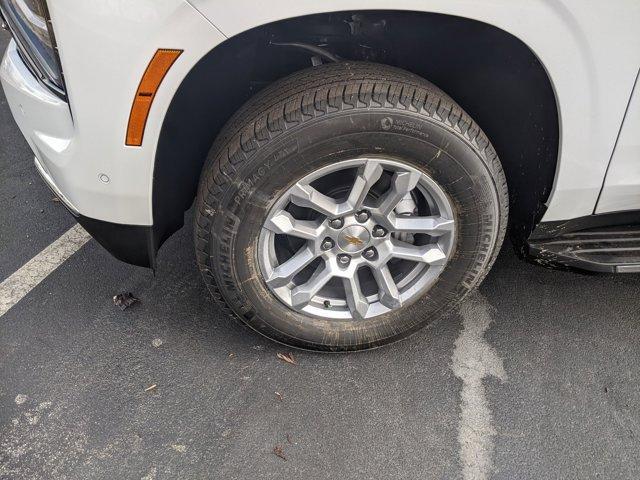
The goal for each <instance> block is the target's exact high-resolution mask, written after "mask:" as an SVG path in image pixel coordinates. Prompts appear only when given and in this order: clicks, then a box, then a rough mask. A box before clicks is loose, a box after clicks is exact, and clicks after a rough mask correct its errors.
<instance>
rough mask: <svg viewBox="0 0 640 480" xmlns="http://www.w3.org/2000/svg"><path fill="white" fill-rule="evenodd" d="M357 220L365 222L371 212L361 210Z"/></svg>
mask: <svg viewBox="0 0 640 480" xmlns="http://www.w3.org/2000/svg"><path fill="white" fill-rule="evenodd" d="M356 220H357V221H358V222H360V223H364V222H366V221H367V220H369V212H367V211H366V210H360V211H359V212H357V213H356Z"/></svg>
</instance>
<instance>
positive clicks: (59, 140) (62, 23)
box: [0, 0, 640, 225]
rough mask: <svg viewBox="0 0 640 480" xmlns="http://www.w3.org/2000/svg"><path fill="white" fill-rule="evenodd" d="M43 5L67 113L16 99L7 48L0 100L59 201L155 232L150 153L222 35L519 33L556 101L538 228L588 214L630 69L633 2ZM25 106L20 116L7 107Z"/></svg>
mask: <svg viewBox="0 0 640 480" xmlns="http://www.w3.org/2000/svg"><path fill="white" fill-rule="evenodd" d="M49 9H50V13H51V18H52V22H53V25H54V29H55V32H56V37H57V41H58V44H59V46H60V57H61V63H62V67H63V71H64V74H65V81H66V86H67V91H68V94H69V102H70V103H69V105H70V111H68V110H67V112H66V113H65V112H64V109H63V108H61V106H60V105H57V106H53V107H51V108H50V109H49V110H43V109H44V108H45V107H42V108H41V107H36V106H34V105H31V104H32V103H33V102H31V100H34V99H36V98H37V97H38V96H42V95H44V94H46V93H47V92H46V90H45V89H44V87H42V86H40V85H35V86H33V89H35V90H38V91H37V92H35V93H34V92H30V91H27V90H25V89H28V88H29V87H26V86H24V85H21V83H23V84H25V85H27V84H29V82H30V81H29V79H28V78H26V77H27V76H29V72H22V74H24V75H23V77H24V78H22V79H20V70H19V68H18V67H17V66H15V65H12V64H13V63H15V58H13V59H12V55H11V52H10V51H9V52H8V53H7V54H6V56H5V63H4V65H5V67H4V68H3V69H2V71H0V77H2V82H3V86H4V87H5V91H7V92H8V93H7V97H8V98H9V100H10V104H11V105H12V109H13V111H14V115H15V116H16V118H17V119H19V120H18V124H19V125H20V128H21V129H22V131H23V133H25V136H26V137H27V138H28V140H29V141H30V144H31V145H32V147H34V151H35V152H36V155H37V156H38V159H39V162H40V164H41V166H42V167H44V169H45V170H46V171H47V172H48V173H49V175H50V177H51V179H52V180H53V181H54V182H55V183H56V184H57V185H58V186H59V187H60V189H61V190H62V191H64V193H65V195H66V196H67V199H68V201H69V202H70V203H71V204H72V205H73V206H74V207H75V208H76V209H77V210H78V211H79V212H80V213H81V214H82V215H85V216H87V217H90V218H93V219H98V220H104V221H108V222H113V223H119V224H128V225H152V224H153V212H152V195H151V191H152V186H153V168H154V159H155V153H156V146H157V141H158V137H159V133H160V129H161V126H162V123H163V120H164V116H165V114H166V112H167V110H168V108H169V104H170V102H171V99H172V98H173V95H174V94H175V92H176V90H177V89H178V87H179V85H180V83H181V81H182V80H183V79H184V78H185V76H186V75H187V73H188V72H189V71H190V70H191V68H192V67H193V66H194V65H195V64H196V63H197V62H198V61H199V60H200V59H201V58H202V57H203V56H204V55H205V54H207V53H208V52H209V51H210V50H212V49H213V48H215V47H216V46H217V45H218V44H219V43H221V42H222V41H224V40H225V37H232V36H234V35H236V34H238V33H240V32H242V31H245V30H247V29H250V28H253V27H256V26H259V25H262V24H265V23H268V22H272V21H276V20H280V19H284V18H290V17H294V16H300V15H307V14H313V13H322V12H330V11H342V10H357V9H362V10H371V9H388V10H415V11H421V12H435V13H443V14H450V15H456V16H461V17H467V18H471V19H475V20H479V21H482V22H486V23H488V24H492V25H495V26H497V27H499V28H501V29H503V30H505V31H507V32H509V33H511V34H513V35H514V36H516V37H518V38H519V39H520V40H522V41H523V42H524V43H525V44H527V45H528V46H529V47H530V48H531V50H532V51H533V52H534V53H535V54H536V55H537V56H538V58H539V59H540V61H541V63H542V64H543V65H544V67H545V68H546V70H547V72H548V74H549V77H550V79H551V82H552V85H553V88H554V90H555V93H556V98H557V101H558V106H559V114H560V127H561V131H560V134H561V135H560V142H561V143H560V158H559V162H558V167H557V175H556V180H555V184H554V188H553V192H552V195H551V197H550V198H549V201H548V209H547V211H546V213H545V216H544V218H543V220H544V221H553V220H566V219H570V218H575V217H580V216H584V215H589V214H592V213H593V212H594V209H595V208H596V203H597V200H598V195H599V193H600V190H601V188H602V184H603V180H604V177H605V172H606V170H607V165H608V164H609V159H610V158H611V155H612V152H613V149H614V144H615V140H616V137H617V134H618V131H619V129H620V124H621V121H622V118H623V116H624V112H625V108H626V106H627V103H628V101H629V98H630V95H631V91H632V88H633V84H634V80H635V76H636V73H637V71H638V65H640V35H638V25H640V2H638V1H637V0H617V1H614V2H600V1H596V0H589V1H587V0H565V1H563V2H560V1H553V0H493V1H483V2H478V1H470V0H431V1H429V2H425V1H424V0H394V1H390V0H341V1H337V0H325V1H323V2H317V1H311V0H282V1H275V2H263V3H256V2H249V1H247V0H236V1H235V2H221V1H219V0H192V4H189V3H187V2H186V1H185V0H135V1H132V0H115V1H108V2H106V1H103V2H79V1H77V0H55V1H50V2H49ZM621 47H624V48H621ZM158 48H174V49H183V50H184V53H183V54H182V55H181V56H180V57H179V58H178V60H177V61H176V63H175V64H174V65H173V67H172V68H171V69H170V70H169V72H168V74H167V76H166V77H165V78H164V80H163V83H162V85H161V88H160V89H159V90H158V92H157V94H156V96H155V98H154V102H153V106H152V109H151V113H150V116H149V119H148V121H147V124H146V130H145V137H144V138H145V141H144V143H143V145H142V146H141V147H127V146H125V145H124V138H125V131H126V127H127V121H128V117H129V113H130V109H131V102H132V100H133V97H134V94H135V92H136V89H137V87H138V84H139V82H140V77H141V75H142V73H143V72H144V70H145V68H146V66H147V64H148V62H149V60H150V58H151V57H152V56H153V53H154V52H155V51H156V49H158ZM10 72H13V74H12V73H10ZM16 72H17V74H18V76H16ZM12 75H13V77H12ZM31 83H33V82H31ZM445 89H446V88H445ZM105 92H108V94H105ZM49 96H50V94H49ZM29 98H31V100H29ZM105 98H108V103H105ZM34 101H35V100H34ZM25 102H26V103H28V104H30V105H27V106H28V108H26V109H24V110H25V115H24V116H22V117H21V116H20V115H21V114H19V113H17V111H16V110H18V111H19V110H20V105H22V106H23V107H24V103H25ZM47 108H49V107H47ZM34 132H38V134H37V135H36V134H34ZM613 171H615V169H614V170H612V172H613ZM102 174H104V175H106V176H108V177H109V182H108V183H105V182H103V181H101V180H100V176H101V175H102ZM103 178H104V177H103Z"/></svg>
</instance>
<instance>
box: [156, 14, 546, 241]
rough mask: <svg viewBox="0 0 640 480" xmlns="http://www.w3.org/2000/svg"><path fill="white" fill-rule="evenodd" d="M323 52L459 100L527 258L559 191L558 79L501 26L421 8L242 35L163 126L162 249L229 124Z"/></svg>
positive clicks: (298, 22) (177, 101) (194, 79)
mask: <svg viewBox="0 0 640 480" xmlns="http://www.w3.org/2000/svg"><path fill="white" fill-rule="evenodd" d="M274 42H300V43H308V44H312V45H318V46H323V47H324V48H326V49H327V50H329V51H331V52H332V53H335V54H337V55H339V56H340V57H342V58H344V59H349V60H365V61H373V62H378V63H384V64H389V65H393V66H396V67H400V68H404V69H406V70H408V71H411V72H413V73H415V74H418V75H421V76H423V77H424V78H426V79H428V80H429V81H431V82H432V83H434V84H436V85H437V86H438V87H440V88H441V89H442V90H444V91H445V92H446V93H448V94H449V95H450V96H451V97H452V98H453V99H454V100H455V101H456V102H458V103H459V104H460V105H461V106H462V107H463V108H464V109H465V110H466V111H467V112H468V113H469V114H470V115H471V116H472V117H473V118H474V120H475V121H476V122H477V123H478V124H479V125H480V126H481V128H482V129H483V130H484V131H485V133H486V134H487V136H488V137H489V139H490V140H491V142H492V144H493V145H494V147H495V149H496V151H497V152H498V155H499V157H500V159H501V161H502V164H503V168H504V170H505V173H506V177H507V184H508V187H509V196H510V212H511V216H510V228H509V232H510V236H511V238H512V240H513V241H514V244H515V245H516V247H517V248H518V250H521V249H522V248H523V245H524V241H525V240H526V238H527V237H528V236H529V234H530V233H531V232H532V230H533V229H534V227H535V225H536V224H537V223H538V222H539V221H540V218H541V217H542V214H543V213H544V209H545V206H544V204H545V202H546V200H547V197H548V196H549V193H550V192H551V188H552V185H553V180H554V177H555V172H556V162H557V158H558V145H559V118H558V109H557V105H556V98H555V95H554V91H553V87H552V84H551V81H550V79H549V77H548V75H547V73H546V71H545V69H544V67H543V66H542V64H541V63H540V61H539V60H538V59H537V57H536V56H535V54H534V53H533V52H532V51H531V50H530V49H529V47H527V46H526V45H525V44H524V43H523V42H522V41H521V40H519V39H518V38H516V37H515V36H513V35H511V34H509V33H507V32H505V31H504V30H501V29H499V28H497V27H494V26H492V25H489V24H486V23H482V22H479V21H476V20H469V19H465V18H462V17H455V16H450V15H442V14H434V13H422V12H410V11H395V10H394V11H388V10H375V11H357V12H354V11H349V12H337V13H324V14H316V15H309V16H304V17H297V18H293V19H287V20H282V21H278V22H274V23H270V24H266V25H262V26H260V27H256V28H254V29H252V30H248V31H246V32H243V33H241V34H239V35H237V36H234V37H232V38H230V39H228V40H226V41H224V42H223V43H222V44H220V45H218V46H217V47H215V48H214V49H213V50H211V51H210V52H209V53H208V54H207V55H205V56H204V57H203V58H202V59H201V60H200V61H199V62H198V63H197V64H196V65H195V66H194V67H193V68H192V70H191V71H190V72H189V73H188V74H187V76H186V77H185V78H184V80H183V81H182V83H181V85H180V86H179V88H178V90H177V92H176V93H175V95H174V97H173V99H172V101H171V104H170V106H169V109H168V111H167V114H166V116H165V118H164V121H163V125H162V129H161V132H160V137H159V139H158V147H157V151H156V158H155V167H154V177H153V239H152V244H153V246H154V248H155V249H156V250H157V249H158V248H159V247H160V245H161V244H162V243H163V242H164V240H166V238H168V237H169V236H170V235H171V234H172V233H173V232H175V231H176V230H178V229H179V228H180V227H181V226H182V224H183V218H184V212H185V210H187V209H188V208H189V207H190V205H191V204H192V203H193V199H194V198H195V194H196V190H197V186H198V180H199V177H200V171H201V169H202V165H203V163H204V160H205V158H206V155H207V153H208V151H209V149H210V147H211V145H212V143H213V141H214V139H215V137H216V136H217V134H218V133H219V131H220V130H221V129H222V127H223V125H224V124H225V122H226V121H227V120H228V119H229V118H230V117H231V115H232V114H233V113H234V112H235V111H236V110H237V109H238V108H240V106H241V105H242V104H243V103H244V102H245V101H246V100H248V99H249V98H250V97H251V96H252V95H253V94H255V93H256V92H257V91H259V90H260V89H261V88H263V87H264V86H266V85H268V84H270V83H272V82H273V81H276V80H278V79H279V78H282V77H284V76H286V75H289V74H290V73H293V72H294V71H297V70H301V69H303V68H307V67H309V66H311V61H310V53H309V52H308V51H306V50H303V49H296V48H291V47H284V46H277V45H273V43H274Z"/></svg>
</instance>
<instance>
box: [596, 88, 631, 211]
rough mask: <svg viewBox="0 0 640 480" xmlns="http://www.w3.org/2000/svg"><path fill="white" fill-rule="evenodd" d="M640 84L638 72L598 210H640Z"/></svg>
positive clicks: (597, 206)
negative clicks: (639, 84)
mask: <svg viewBox="0 0 640 480" xmlns="http://www.w3.org/2000/svg"><path fill="white" fill-rule="evenodd" d="M639 90H640V87H639V86H638V76H636V83H635V86H634V88H633V91H632V93H631V99H630V100H629V105H628V107H627V111H626V114H625V117H624V120H623V123H622V128H621V129H620V133H619V134H618V139H617V141H616V144H615V147H614V150H613V155H612V157H611V162H610V163H609V168H608V169H607V174H606V177H605V180H604V184H603V187H602V192H601V193H600V198H599V199H598V204H597V205H596V211H595V213H610V212H619V211H625V210H640V91H639Z"/></svg>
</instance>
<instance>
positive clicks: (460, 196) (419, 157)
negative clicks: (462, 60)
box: [196, 62, 508, 350]
mask: <svg viewBox="0 0 640 480" xmlns="http://www.w3.org/2000/svg"><path fill="white" fill-rule="evenodd" d="M507 211H508V200H507V188H506V181H505V178H504V173H503V171H502V168H501V166H500V162H499V160H498V158H497V156H496V153H495V151H494V149H493V147H492V146H491V144H490V143H489V141H488V140H487V138H486V136H485V135H484V134H483V133H482V131H481V130H480V129H479V127H478V126H477V125H476V124H475V123H474V122H473V121H472V120H471V119H470V118H469V116H468V115H467V114H466V113H464V111H463V110H462V109H461V108H460V107H459V106H457V105H456V104H455V103H454V102H453V100H451V99H450V98H449V97H448V96H447V95H446V94H444V93H443V92H442V91H440V90H439V89H437V88H436V87H434V86H433V85H432V84H430V83H429V82H427V81H426V80H424V79H422V78H419V77H416V76H414V75H412V74H410V73H407V72H404V71H402V70H398V69H395V68H391V67H387V66H383V65H376V64H368V63H346V62H345V63H336V64H330V65H323V66H319V67H314V68H312V69H309V70H305V71H302V72H299V73H296V74H294V75H291V76H290V77H287V78H285V79H283V80H281V81H279V82H277V83H275V84H273V85H272V86H270V87H268V88H267V89H265V90H264V91H263V92H261V93H260V94H259V95H257V96H256V97H255V98H254V99H252V100H250V101H249V102H248V103H247V104H246V105H245V106H244V107H243V108H242V109H241V110H240V111H239V112H238V113H237V114H236V115H235V116H234V117H233V118H232V119H231V120H230V121H229V123H228V124H227V126H226V127H225V129H224V131H223V132H222V133H221V134H220V136H219V137H218V139H217V140H216V142H215V143H214V146H213V147H212V149H211V152H210V155H209V158H208V161H207V163H206V165H205V167H204V169H203V173H202V178H201V182H200V189H199V193H198V199H197V215H196V249H197V256H198V262H199V264H200V268H201V271H202V272H203V275H204V278H205V281H206V282H207V284H208V286H209V288H210V289H211V291H212V293H213V295H214V297H215V298H216V299H218V300H219V301H220V302H222V303H223V304H224V305H227V306H229V307H231V309H232V310H233V311H234V312H235V313H236V315H237V316H238V317H239V318H240V319H241V320H242V322H244V323H245V324H247V325H248V326H250V327H251V328H253V329H254V330H256V331H258V332H260V333H262V334H264V335H266V336H268V337H270V338H272V339H274V340H276V341H279V342H283V343H287V344H289V345H292V346H296V347H301V348H310V349H318V350H356V349H362V348H368V347H374V346H379V345H382V344H386V343H389V342H392V341H394V340H397V339H399V338H402V337H404V336H406V335H408V334H410V333H412V332H414V331H415V330H417V329H418V328H420V327H422V326H424V325H426V324H428V323H430V322H432V321H433V320H435V319H436V318H438V317H440V316H441V315H443V314H444V313H445V312H447V311H448V310H450V309H451V308H452V307H453V306H455V305H456V303H457V302H459V301H460V300H461V299H462V298H463V297H464V295H465V294H466V293H467V292H468V291H469V290H471V289H472V288H473V287H475V286H476V285H477V284H478V283H479V282H480V281H481V280H482V278H483V277H484V275H485V274H486V272H487V271H488V269H489V268H490V266H491V264H492V263H493V261H494V259H495V256H496V253H497V251H498V249H499V247H500V244H501V243H502V240H503V237H504V231H505V228H506V219H507Z"/></svg>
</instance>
